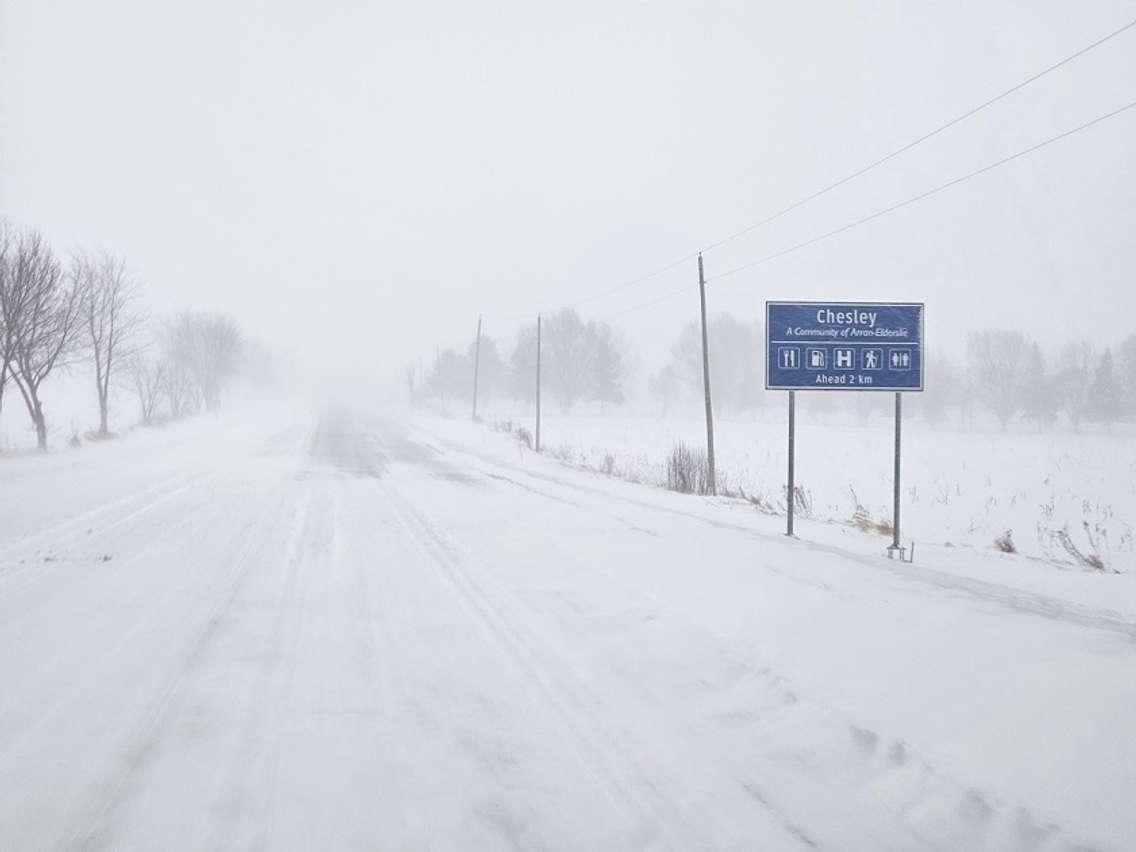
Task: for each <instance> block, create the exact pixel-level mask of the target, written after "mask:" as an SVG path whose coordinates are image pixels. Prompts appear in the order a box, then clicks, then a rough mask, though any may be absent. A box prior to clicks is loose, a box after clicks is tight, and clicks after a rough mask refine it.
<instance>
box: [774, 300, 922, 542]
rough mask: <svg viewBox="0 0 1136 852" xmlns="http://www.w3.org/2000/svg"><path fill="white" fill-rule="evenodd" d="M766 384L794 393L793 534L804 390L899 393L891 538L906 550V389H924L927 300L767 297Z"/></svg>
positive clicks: (790, 522) (791, 443) (790, 526)
mask: <svg viewBox="0 0 1136 852" xmlns="http://www.w3.org/2000/svg"><path fill="white" fill-rule="evenodd" d="M765 342H766V352H765V388H766V390H786V391H788V392H789V476H788V479H789V482H788V500H787V512H786V514H787V516H788V525H787V532H786V534H787V535H793V515H794V503H795V502H796V496H797V495H796V482H795V477H794V473H795V470H794V469H795V466H796V447H795V440H796V399H795V394H796V392H797V391H799V390H817V391H827V390H837V391H840V390H843V391H892V392H894V393H895V471H894V478H893V479H894V481H893V503H892V543H891V546H890V547H889V548H888V553H889V555H894V554H895V553H896V552H898V553H899V555H900V556H901V557H902V556H903V548H902V547H900V544H899V541H900V538H899V535H900V528H899V514H900V455H901V454H900V449H901V445H902V444H901V441H902V422H903V393H905V392H908V391H921V390H923V305H922V304H921V303H917V302H905V303H895V302H766V303H765Z"/></svg>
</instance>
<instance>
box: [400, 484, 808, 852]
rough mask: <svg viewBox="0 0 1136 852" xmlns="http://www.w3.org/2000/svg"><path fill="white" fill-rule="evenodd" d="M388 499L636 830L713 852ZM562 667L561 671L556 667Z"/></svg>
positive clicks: (785, 839) (422, 519)
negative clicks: (572, 740) (554, 716)
mask: <svg viewBox="0 0 1136 852" xmlns="http://www.w3.org/2000/svg"><path fill="white" fill-rule="evenodd" d="M384 490H385V491H386V495H387V497H388V499H390V501H391V503H392V505H393V506H394V508H395V511H396V515H397V516H398V518H399V520H400V522H401V523H402V524H403V526H404V528H405V529H406V530H407V532H408V534H409V535H410V536H411V537H412V538H413V539H414V540H415V541H417V542H418V543H419V545H420V546H421V547H422V549H423V551H424V552H425V553H426V554H427V555H428V556H429V557H430V558H431V561H432V562H433V563H434V564H435V565H436V566H437V567H438V569H439V577H440V579H441V580H442V581H443V582H444V583H445V584H446V585H447V586H448V587H449V588H450V589H451V591H452V592H453V593H454V594H455V595H456V596H457V597H458V598H459V599H460V600H461V601H462V602H463V604H464V605H465V607H466V608H467V609H468V610H469V611H470V614H471V615H473V616H474V617H475V618H476V620H478V621H479V622H480V623H481V624H482V626H483V628H484V629H485V630H486V632H487V633H488V634H489V636H490V637H491V638H492V639H493V640H494V641H496V642H497V643H498V644H500V645H501V646H502V647H503V648H504V649H505V650H506V651H507V652H508V654H509V655H510V657H511V658H512V659H513V660H514V661H515V662H516V663H517V665H518V666H519V667H520V669H521V671H523V672H524V673H525V674H526V675H527V677H528V679H529V682H530V683H531V684H532V685H533V686H535V687H536V688H537V691H538V693H539V694H540V695H541V696H542V697H543V698H544V700H545V702H546V703H547V704H548V705H549V706H550V708H551V709H552V710H553V711H554V712H555V713H556V714H557V715H558V716H560V717H561V718H562V719H563V720H564V722H565V724H566V727H567V728H568V730H569V731H571V732H572V734H573V737H574V738H575V739H576V741H577V743H578V744H579V746H580V747H581V748H580V751H579V754H580V757H581V758H582V759H583V760H584V763H585V766H586V767H587V768H588V769H589V771H591V772H592V773H593V774H594V775H595V776H596V777H597V779H598V780H599V781H600V782H601V783H602V784H603V785H604V787H605V788H606V790H607V791H608V795H609V797H610V798H611V799H612V801H613V802H618V803H619V804H620V805H621V807H622V809H623V810H624V811H625V812H627V813H628V814H629V815H633V822H634V824H637V825H638V826H642V827H649V828H653V829H654V831H656V832H658V835H657V836H655V837H653V838H651V839H650V840H649V841H648V842H647V844H646V845H647V847H648V848H655V847H656V846H657V845H658V844H659V843H661V844H662V846H663V848H670V849H678V850H694V849H710V848H715V846H714V844H712V843H710V842H709V841H708V840H707V839H706V838H705V837H703V836H702V835H701V834H700V832H699V831H698V829H697V828H696V826H694V825H693V824H692V823H691V822H689V821H688V820H686V819H683V818H682V817H681V816H680V813H681V811H682V810H683V808H682V806H681V804H680V803H678V802H676V801H674V800H672V799H671V798H670V797H669V796H668V795H667V794H666V793H665V792H664V790H663V789H662V788H661V787H660V786H659V784H658V783H656V781H655V780H653V778H652V777H651V773H649V772H648V771H646V768H645V767H644V766H643V765H642V761H641V760H640V759H637V757H636V756H635V755H634V754H632V753H631V752H630V751H629V749H628V746H627V744H626V742H625V739H624V737H623V735H621V734H620V733H619V732H617V731H614V730H612V728H611V727H610V725H609V724H608V723H607V722H606V721H605V720H604V719H603V718H602V717H601V715H600V714H599V713H598V712H596V711H595V710H594V709H590V708H594V707H595V706H597V705H598V704H599V703H600V702H599V701H598V700H597V698H596V697H595V696H594V695H592V694H590V691H589V690H588V688H587V687H585V686H584V685H583V684H582V683H581V682H580V680H579V678H578V677H577V676H576V675H574V674H573V673H572V672H571V671H570V670H569V669H567V667H566V666H565V665H563V664H561V665H552V664H551V663H550V658H549V652H548V651H547V650H546V649H541V643H540V642H539V641H538V640H537V637H535V636H533V635H531V634H526V633H522V632H520V630H519V628H518V625H517V624H516V622H515V620H510V619H508V618H507V617H506V615H505V614H504V611H503V609H502V608H501V606H500V605H499V604H494V603H493V601H492V599H491V598H490V596H489V595H488V594H487V593H486V592H485V590H484V589H482V588H481V587H480V586H479V584H478V583H477V582H476V581H474V580H473V579H472V577H471V576H470V575H469V573H468V572H467V571H465V570H464V569H463V567H462V558H461V555H460V551H459V549H458V548H457V547H456V546H455V545H454V544H453V543H452V542H451V541H449V540H448V539H447V537H446V536H445V535H444V534H442V533H440V532H439V531H438V529H437V527H436V525H435V524H433V523H431V521H430V520H429V519H428V517H427V516H426V515H425V514H424V513H423V512H422V511H421V510H419V509H418V508H416V507H415V506H414V505H412V504H411V503H410V502H409V501H408V500H406V499H405V498H403V497H402V496H401V495H398V494H396V493H394V492H393V490H392V489H390V488H386V489H384ZM557 669H559V674H557V673H556V670H557ZM765 810H766V812H767V813H768V814H769V823H768V824H769V828H770V829H771V830H772V831H773V832H774V833H775V834H776V835H777V839H778V846H779V848H792V847H800V848H815V844H814V843H813V842H812V841H811V840H810V839H809V838H808V837H807V835H805V834H804V832H801V831H800V830H799V829H798V830H796V831H794V830H793V828H792V827H790V826H787V825H785V824H784V823H783V822H782V821H781V819H780V818H779V817H778V815H777V814H776V812H775V811H774V810H773V809H771V808H769V807H768V806H766V807H765Z"/></svg>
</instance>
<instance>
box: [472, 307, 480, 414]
mask: <svg viewBox="0 0 1136 852" xmlns="http://www.w3.org/2000/svg"><path fill="white" fill-rule="evenodd" d="M479 372H481V314H478V315H477V345H476V346H475V347H474V350H473V419H474V420H476V419H477V374H478V373H479Z"/></svg>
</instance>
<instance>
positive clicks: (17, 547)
mask: <svg viewBox="0 0 1136 852" xmlns="http://www.w3.org/2000/svg"><path fill="white" fill-rule="evenodd" d="M211 475H212V474H210V473H196V474H190V475H188V476H175V477H172V478H171V479H168V480H165V481H164V482H161V483H158V484H157V485H153V486H150V487H148V488H143V489H142V490H141V491H136V492H134V493H133V494H129V495H127V496H125V497H120V498H117V499H115V500H111V501H109V502H107V503H104V504H102V505H100V506H98V507H96V508H94V509H91V510H89V511H86V512H82V513H80V514H78V515H75V516H73V517H71V518H68V519H67V520H64V521H60V522H59V523H56V524H53V525H51V526H49V527H46V528H45V529H42V530H40V531H38V532H35V533H32V534H31V535H28V536H25V537H24V538H22V539H19V540H17V541H14V542H10V543H9V544H7V545H3V546H0V583H5V582H10V581H11V580H13V579H15V578H16V577H19V576H20V575H23V574H26V573H27V572H28V571H30V570H31V569H32V568H33V567H38V568H41V569H42V566H43V565H57V564H59V561H57V560H50V561H47V562H44V563H40V562H34V563H31V564H27V565H25V566H23V567H8V568H5V567H3V563H4V562H10V561H13V560H21V559H22V560H28V561H30V560H31V559H33V558H34V557H35V556H37V555H38V553H39V552H41V549H42V548H43V547H45V546H46V545H48V544H49V545H50V546H51V547H52V549H54V550H63V549H65V548H66V547H68V546H70V545H72V544H73V543H75V542H76V541H83V540H85V539H86V538H87V536H88V534H89V533H90V532H91V530H92V529H93V528H92V527H91V526H90V525H91V524H95V523H98V522H99V521H100V519H101V518H103V516H105V515H108V514H109V515H110V516H111V520H110V522H109V523H106V524H103V525H101V526H99V528H98V531H99V534H100V535H103V534H105V533H107V532H111V531H114V530H116V529H118V528H120V527H122V526H124V525H126V524H129V523H131V522H133V521H137V520H140V519H141V518H143V517H144V516H145V515H147V514H149V513H150V512H152V511H153V510H154V509H156V508H158V507H159V506H161V505H163V504H164V503H167V502H168V501H170V500H173V499H175V498H176V497H179V496H180V495H182V494H185V493H187V492H189V491H190V490H191V489H193V488H194V487H195V486H197V485H198V484H200V483H201V482H202V481H203V480H205V479H206V478H208V477H209V476H211ZM141 501H146V502H144V503H142V505H140V506H138V505H136V504H137V503H139V502H141ZM121 510H124V511H123V513H122V514H119V515H117V516H116V514H115V513H116V512H118V511H121Z"/></svg>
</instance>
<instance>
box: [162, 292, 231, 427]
mask: <svg viewBox="0 0 1136 852" xmlns="http://www.w3.org/2000/svg"><path fill="white" fill-rule="evenodd" d="M167 334H168V346H169V354H170V361H171V364H170V369H171V370H173V371H177V372H178V373H179V374H181V375H184V376H185V377H187V378H188V379H189V380H190V381H191V382H192V385H193V387H194V389H195V390H196V392H197V393H198V394H200V397H201V401H202V403H203V404H204V405H205V408H206V409H207V410H209V411H215V410H217V408H219V407H220V405H221V393H222V391H223V390H224V387H225V384H226V383H227V382H228V381H229V379H231V378H232V377H233V375H234V374H235V373H236V372H237V369H238V367H239V366H240V363H241V357H242V353H243V349H244V338H243V336H242V335H241V330H240V328H239V327H238V326H237V324H236V323H235V322H234V321H233V320H231V319H229V318H228V317H224V316H219V315H217V314H202V313H192V312H187V313H183V314H180V315H179V316H178V318H177V319H176V320H175V321H174V323H173V325H171V326H170V328H169V330H168V332H167Z"/></svg>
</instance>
